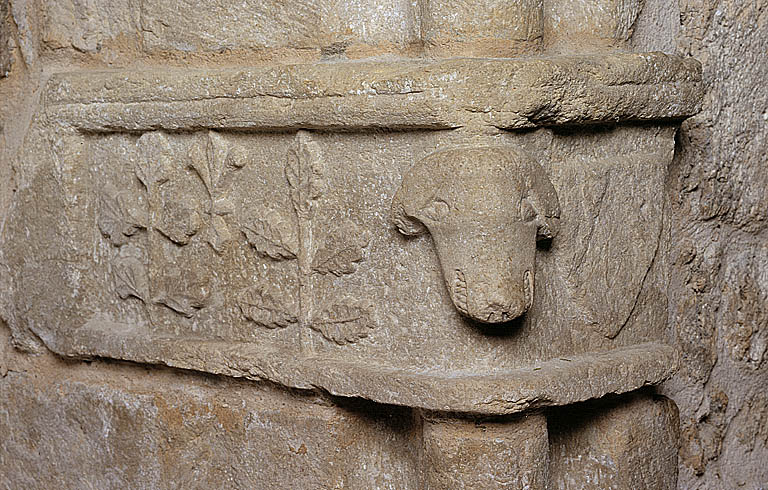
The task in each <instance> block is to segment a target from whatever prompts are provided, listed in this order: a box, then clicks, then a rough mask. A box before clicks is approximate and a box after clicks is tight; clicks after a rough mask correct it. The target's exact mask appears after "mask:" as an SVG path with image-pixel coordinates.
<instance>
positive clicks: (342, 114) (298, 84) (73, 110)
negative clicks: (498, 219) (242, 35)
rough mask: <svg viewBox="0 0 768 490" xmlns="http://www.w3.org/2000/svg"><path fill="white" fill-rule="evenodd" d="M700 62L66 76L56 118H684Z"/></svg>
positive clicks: (500, 123) (307, 121) (622, 60)
mask: <svg viewBox="0 0 768 490" xmlns="http://www.w3.org/2000/svg"><path fill="white" fill-rule="evenodd" d="M699 71H700V67H699V66H698V64H697V63H696V62H695V61H694V60H690V59H687V60H684V59H681V58H676V57H670V56H667V55H662V54H643V55H636V54H612V55H605V56H600V57H581V56H576V57H555V58H543V59H512V60H471V59H457V60H442V61H434V62H414V61H398V62H389V63H386V65H384V66H382V64H381V63H373V62H367V63H319V64H301V65H287V66H270V67H267V68H254V69H236V70H215V71H213V70H208V71H205V72H201V71H195V70H183V71H181V70H164V71H162V72H158V71H157V70H153V71H151V72H146V71H144V72H135V71H131V72H97V73H93V72H87V73H63V74H58V75H55V76H54V77H52V79H51V81H50V82H49V84H48V86H47V88H46V94H45V98H46V102H47V108H48V114H49V116H50V117H52V118H55V119H56V120H59V121H66V122H67V123H68V124H71V125H73V126H75V127H77V128H80V129H82V130H87V131H112V130H115V129H127V130H142V131H144V130H149V129H157V128H164V129H174V130H176V129H185V128H198V127H208V128H217V129H251V130H258V129H261V130H265V129H267V130H274V129H284V128H306V127H309V128H325V129H363V128H388V129H418V128H434V129H440V128H443V129H445V128H456V127H461V126H490V127H493V128H504V129H524V128H534V127H541V126H558V125H570V124H576V123H600V122H611V123H613V122H619V121H628V120H629V121H634V120H665V119H680V118H684V117H686V116H688V115H690V114H693V113H695V112H696V111H697V110H698V105H699V95H700V89H701V87H700V81H699Z"/></svg>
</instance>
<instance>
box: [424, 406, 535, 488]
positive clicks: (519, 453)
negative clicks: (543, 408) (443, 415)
mask: <svg viewBox="0 0 768 490" xmlns="http://www.w3.org/2000/svg"><path fill="white" fill-rule="evenodd" d="M423 431H424V436H423V438H424V440H423V445H424V448H423V451H424V456H423V458H424V461H423V464H424V475H423V481H424V483H423V488H424V489H425V490H433V489H443V488H456V489H471V488H487V489H489V490H490V489H496V488H547V481H548V479H549V475H548V473H549V461H548V457H549V455H548V451H549V438H548V436H547V419H546V417H545V416H544V415H542V414H540V413H531V414H527V415H524V416H522V417H519V418H515V419H511V420H502V421H497V420H493V421H475V420H442V419H439V418H429V417H428V418H426V419H425V421H424V428H423ZM477 454H482V455H483V456H482V457H481V458H478V457H477Z"/></svg>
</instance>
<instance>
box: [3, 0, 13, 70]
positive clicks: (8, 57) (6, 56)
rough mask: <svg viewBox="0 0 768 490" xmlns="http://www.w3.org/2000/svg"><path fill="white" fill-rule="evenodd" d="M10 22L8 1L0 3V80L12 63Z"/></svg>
mask: <svg viewBox="0 0 768 490" xmlns="http://www.w3.org/2000/svg"><path fill="white" fill-rule="evenodd" d="M10 21H11V15H10V8H9V5H8V0H3V1H0V78H3V77H7V76H8V73H9V72H10V71H11V63H13V54H12V52H11V49H12V48H11V24H10Z"/></svg>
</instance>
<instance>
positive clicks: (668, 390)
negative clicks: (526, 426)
mask: <svg viewBox="0 0 768 490" xmlns="http://www.w3.org/2000/svg"><path fill="white" fill-rule="evenodd" d="M139 3H140V2H138V1H136V0H117V1H86V0H68V1H45V0H39V1H36V0H0V25H1V26H2V28H0V77H2V78H0V130H1V132H0V227H2V226H3V223H4V217H5V216H6V214H7V211H8V208H9V206H10V203H11V201H12V197H13V193H14V190H15V185H16V182H18V181H23V174H24V171H25V169H24V165H25V164H24V162H23V161H18V160H16V157H15V156H16V155H17V153H18V150H19V148H20V146H21V144H22V141H23V140H24V137H25V134H26V131H27V128H28V127H29V125H30V122H31V118H32V114H33V112H34V110H35V107H36V104H37V95H38V88H39V87H40V82H41V81H42V80H44V79H45V77H46V76H47V75H46V74H47V73H48V72H49V71H51V70H54V69H63V68H65V67H66V68H77V67H125V66H151V65H168V64H173V65H180V66H183V65H187V64H191V63H194V64H195V66H206V65H213V64H217V65H221V64H238V63H248V64H259V63H264V62H269V61H271V60H274V59H278V58H279V59H281V60H289V59H292V60H297V61H298V60H311V59H319V58H321V57H328V56H337V55H339V53H344V54H345V55H346V56H348V57H353V58H354V57H366V56H371V55H381V54H386V53H392V52H400V53H405V54H407V53H408V52H409V49H411V46H410V44H409V40H410V39H411V37H410V35H411V29H412V19H399V20H398V21H397V22H395V21H393V20H392V19H386V18H382V20H381V22H380V25H381V26H382V29H385V28H386V29H398V30H399V31H398V32H399V33H400V34H399V35H398V36H394V37H395V38H397V39H400V40H401V44H399V45H394V46H393V45H389V44H387V45H383V44H382V43H378V42H377V37H376V36H377V33H375V32H374V33H369V34H368V35H367V37H365V36H362V37H361V36H359V35H356V33H354V32H352V33H349V32H343V33H339V32H335V31H334V30H333V29H327V30H322V31H320V30H318V31H314V30H307V33H308V34H307V35H309V34H311V35H314V36H325V38H327V40H328V43H327V45H328V46H330V48H328V49H326V50H325V51H324V52H323V51H321V50H315V49H309V48H308V49H292V50H287V49H285V48H283V47H282V46H281V44H280V39H276V40H266V41H264V40H258V39H256V40H254V39H252V38H248V37H247V36H248V31H247V30H242V31H237V32H233V33H231V35H232V36H234V37H235V39H236V40H238V39H239V41H240V42H238V43H236V44H237V46H240V48H237V49H233V48H231V47H230V46H219V45H215V43H213V44H212V43H211V41H210V36H214V35H215V33H205V32H201V33H198V34H199V39H197V40H194V42H198V43H199V46H201V47H202V48H203V49H197V50H195V51H190V50H185V49H184V46H185V44H184V43H190V42H193V41H190V40H189V39H177V38H176V37H175V33H173V32H167V33H165V34H164V35H163V36H162V37H157V36H156V33H155V31H154V30H153V26H152V25H150V24H151V18H145V17H142V16H141V15H140V14H139V12H140V9H139ZM220 3H222V4H226V2H220ZM230 3H231V2H230ZM252 3H253V4H254V5H256V4H257V3H259V2H252ZM306 3H307V4H312V2H306ZM246 4H248V2H246ZM265 4H271V2H266V3H265ZM148 5H149V6H150V7H151V8H148V10H147V11H148V12H149V13H152V12H156V11H157V9H161V8H165V9H167V8H168V6H167V5H169V4H168V3H166V2H149V3H148ZM356 5H357V8H356V9H353V11H351V12H350V13H349V15H352V16H354V15H360V11H361V9H365V8H366V6H365V2H356ZM153 9H154V10H153ZM156 13H157V12H156ZM158 15H165V14H162V12H161V13H159V14H158ZM174 15H175V14H174ZM188 20H189V22H193V21H194V16H191V17H189V18H188ZM395 20H397V19H395ZM352 24H354V23H352ZM155 27H157V28H158V29H162V28H163V25H162V23H161V24H159V25H157V26H155ZM209 34H210V35H209ZM237 36H241V37H240V38H238V37H237ZM242 36H246V37H242ZM391 37H392V36H390V38H391ZM325 38H324V39H325ZM243 40H244V41H243ZM161 41H162V42H161ZM632 41H633V47H634V49H636V50H638V51H648V50H662V51H666V52H677V53H681V54H686V55H691V56H694V57H696V58H698V59H699V60H700V61H701V62H702V63H703V66H704V74H705V80H706V83H707V96H706V98H705V101H704V109H703V110H702V112H701V113H700V114H699V115H698V116H696V117H694V118H692V119H691V120H689V121H687V122H686V123H685V124H684V127H683V130H682V131H681V132H680V134H679V136H678V149H677V150H678V154H677V158H676V161H675V165H674V166H673V168H672V172H671V176H670V179H669V182H668V192H669V195H670V198H671V202H672V203H673V209H672V213H671V214H672V217H673V244H672V247H673V252H672V259H673V260H672V267H671V277H670V285H671V287H670V317H669V320H670V336H671V340H673V341H674V342H675V343H676V344H677V345H678V346H679V347H680V349H681V350H682V352H683V360H684V362H683V368H682V370H681V372H680V374H679V375H678V376H677V377H676V378H675V379H673V380H672V381H671V382H668V383H667V384H666V385H665V387H664V388H663V390H662V391H663V392H664V393H665V394H667V395H668V396H670V397H672V398H673V399H674V400H675V401H676V402H677V404H678V406H679V409H680V417H681V428H682V438H681V441H682V447H681V448H680V476H679V483H678V486H679V488H684V489H690V488H701V489H705V488H711V489H719V488H761V487H762V486H765V485H766V483H765V482H768V464H766V462H768V395H766V390H765V387H766V386H768V365H767V364H768V363H766V362H765V358H766V350H767V349H768V310H767V309H766V307H765V305H766V303H768V192H766V187H768V169H767V168H766V166H768V163H766V157H765V155H766V154H768V130H767V129H766V127H767V125H768V86H767V85H766V83H765V81H766V80H767V79H768V62H766V60H765V54H766V52H768V1H766V0H749V1H743V0H679V1H675V0H647V1H646V2H645V7H644V10H643V12H642V13H641V15H640V17H639V19H638V20H637V23H636V29H635V32H634V36H633V39H632ZM163 42H165V43H169V44H167V45H166V44H163ZM0 253H2V252H1V251H0ZM1 262H2V261H0V263H1ZM4 276H5V271H1V270H0V287H4V283H3V281H4V280H5V279H4ZM0 343H1V344H0V434H3V435H4V436H3V439H2V440H0V446H3V445H5V446H4V447H5V448H7V447H10V446H12V445H13V441H14V440H24V439H25V438H30V437H40V438H43V439H45V438H46V437H49V438H50V439H48V446H46V447H47V448H48V451H47V452H46V451H43V452H42V453H39V454H34V453H32V452H28V453H23V451H24V448H23V447H21V446H18V447H17V448H16V450H18V451H21V453H14V454H11V453H7V455H6V456H0V457H6V458H18V461H21V462H22V463H20V464H22V465H26V466H24V468H21V469H20V470H19V473H18V474H29V475H32V474H34V472H35V468H36V467H37V466H38V465H37V464H36V463H37V462H39V461H44V462H45V464H46V465H47V467H49V468H53V467H56V465H57V464H58V465H61V464H63V463H61V462H60V461H59V462H57V460H59V459H60V460H63V459H65V457H64V455H65V454H66V456H67V457H71V456H72V454H70V453H63V452H60V451H61V448H64V447H68V446H69V447H70V448H74V447H77V444H76V441H78V440H79V441H87V443H86V444H81V449H80V450H81V451H85V452H84V453H82V454H80V455H79V456H78V457H80V458H82V460H83V461H84V462H87V461H91V464H94V466H93V467H94V468H95V467H96V466H95V465H96V463H94V462H98V463H99V464H108V463H109V460H107V459H99V458H94V457H93V455H94V454H100V456H99V457H104V458H106V457H108V456H109V457H118V458H120V457H123V458H128V459H130V457H131V455H133V454H136V453H137V452H139V451H141V449H142V448H133V447H129V446H127V445H122V446H121V441H120V440H119V439H116V440H114V447H103V446H100V444H101V443H100V439H99V434H101V433H102V431H105V430H106V431H108V430H109V428H110V427H111V428H114V429H115V430H117V429H119V427H120V420H121V419H123V418H125V417H129V416H130V417H134V416H133V415H131V412H130V411H131V410H135V411H139V412H141V411H142V410H144V411H146V412H145V413H144V415H142V416H141V417H139V418H141V419H142V420H145V421H146V425H145V426H143V427H142V428H141V429H140V430H145V431H147V444H148V447H149V446H152V445H154V446H152V447H158V448H159V449H157V454H159V455H161V456H162V458H166V459H165V460H164V461H166V463H164V462H163V460H162V458H161V460H153V461H148V462H147V461H144V460H142V461H138V460H137V461H135V462H129V463H128V464H127V466H126V468H124V469H123V470H121V471H123V472H124V474H123V473H120V474H115V475H107V476H106V477H105V478H111V480H105V481H104V482H98V481H91V482H88V483H89V484H92V485H95V486H96V487H99V486H105V485H110V484H111V485H119V483H120V482H125V481H129V480H130V475H132V474H133V473H132V472H136V471H140V470H141V471H147V472H148V473H147V475H148V476H147V480H146V481H147V486H148V487H151V486H152V483H151V478H152V477H153V476H152V475H153V474H154V473H152V472H155V473H157V474H160V473H162V471H163V468H167V467H166V466H163V465H164V464H167V462H168V461H178V460H183V458H184V457H187V458H188V457H189V455H186V456H185V455H183V454H182V455H174V454H172V453H171V451H172V446H167V445H164V440H167V438H168V437H171V438H173V437H178V438H182V439H185V440H192V439H194V438H195V437H210V436H211V434H215V433H216V428H217V427H219V426H220V424H222V425H223V424H226V423H227V420H231V415H230V414H231V413H232V412H233V411H236V412H237V413H238V415H237V416H239V417H242V414H243V413H248V411H249V404H251V403H252V404H256V405H258V406H259V407H262V410H263V407H264V406H265V405H267V406H273V407H276V410H277V409H278V408H279V407H280V406H282V405H281V404H284V403H286V399H284V398H282V397H284V395H281V394H280V393H279V392H277V393H272V392H271V391H269V390H270V388H263V389H262V388H261V387H259V388H257V387H255V385H253V384H239V383H238V384H230V382H228V381H221V382H214V381H211V380H209V379H208V378H207V377H204V376H197V375H194V376H193V375H190V376H186V375H185V376H174V375H171V374H169V373H168V372H166V371H162V370H160V371H162V372H160V371H158V370H152V371H151V373H150V374H148V373H147V372H146V370H145V369H144V368H139V367H136V366H123V365H119V366H116V365H115V364H114V363H108V362H102V361H95V362H93V363H91V364H90V365H87V366H85V365H82V364H71V363H62V362H61V361H58V360H56V359H52V358H50V357H51V356H50V355H48V354H44V353H43V354H40V356H42V357H44V358H45V359H43V358H41V357H38V358H36V359H32V360H33V361H36V362H30V358H29V357H28V356H27V355H25V354H19V353H17V352H15V351H12V350H11V348H10V345H9V341H8V331H7V328H6V327H5V326H4V325H2V326H0ZM27 347H30V348H34V343H31V344H30V345H28V346H27ZM33 350H34V349H33ZM63 371H71V372H68V374H66V375H62V374H61V373H62V372H63ZM191 385H193V387H194V390H193V391H194V393H193V394H192V395H190V394H189V393H185V388H187V387H188V386H191ZM158 388H162V389H166V388H167V389H168V390H170V392H169V395H168V397H167V398H170V399H171V402H170V403H171V405H174V404H175V405H176V406H177V407H178V406H179V405H186V406H189V407H192V408H190V409H189V410H188V411H186V412H184V411H181V410H178V409H177V410H176V411H174V410H165V411H163V407H164V406H165V405H163V404H168V402H167V401H166V400H159V399H157V398H153V396H154V395H152V396H150V395H147V394H146V393H147V391H151V390H156V389H158ZM233 390H234V391H237V393H238V396H239V398H238V400H240V401H239V402H238V403H242V405H241V406H236V407H234V408H233V407H232V406H231V405H233V403H234V402H233V400H234V398H233V399H231V400H230V399H223V398H222V397H226V396H231V394H232V392H233ZM263 390H267V394H266V395H265V394H264V392H263ZM67 397H74V398H77V397H80V398H83V397H85V398H87V399H89V400H91V402H89V403H86V405H88V404H90V406H91V407H92V410H93V413H90V414H89V413H85V412H83V413H73V412H70V413H64V412H62V413H57V410H59V411H62V410H63V409H62V408H61V407H59V406H58V405H57V404H56V403H55V400H57V399H65V398H67ZM185 397H186V398H185ZM189 397H191V398H195V400H194V403H193V401H190V399H189ZM265 397H266V398H268V400H266V401H264V398H265ZM217 399H218V400H219V401H218V402H216V403H213V401H214V400H217ZM222 399H223V401H222ZM200 400H202V401H200ZM198 402H199V404H198V405H196V403H198ZM293 402H296V401H295V400H294V401H293ZM296 403H298V402H296ZM196 406H197V408H195V407H196ZM2 407H13V410H7V409H3V408H2ZM361 412H362V414H361ZM364 412H365V407H363V408H362V409H361V408H360V407H357V408H356V409H355V410H351V411H350V414H342V415H338V414H337V415H334V414H330V413H329V414H325V413H322V414H319V415H318V417H317V420H314V419H313V420H308V422H307V424H308V427H310V429H309V430H312V429H311V427H317V424H326V426H333V427H334V429H333V430H335V431H337V432H336V433H338V434H341V435H339V436H338V438H340V439H338V440H335V441H331V442H327V441H316V442H317V444H318V448H317V450H318V451H324V450H327V451H329V454H330V452H332V450H331V449H330V448H331V447H332V446H333V445H334V444H338V441H339V440H341V441H342V442H343V444H346V445H347V447H352V448H353V449H352V450H350V452H351V453H354V447H355V444H361V443H362V442H365V438H362V439H361V438H360V437H357V436H356V437H353V438H350V437H351V436H349V435H345V434H344V429H343V427H344V423H345V420H346V419H345V417H347V418H349V417H359V418H362V419H366V415H365V413H364ZM49 414H50V415H49ZM275 417H278V418H279V416H277V415H276V416H275ZM134 419H135V417H134ZM21 420H25V421H29V422H30V425H31V426H32V427H34V429H31V430H33V432H34V431H41V432H42V433H32V434H24V430H23V429H22V428H20V427H19V426H18V424H19V421H21ZM52 420H58V421H59V423H60V424H61V426H57V425H55V424H52V422H51V421H52ZM94 420H98V421H100V422H99V423H98V424H95V423H94ZM366 420H367V419H366ZM174 423H176V424H177V425H176V426H174V425H173V424H174ZM370 423H371V424H374V422H370ZM383 423H385V422H383ZM3 424H6V425H3ZM313 424H315V425H313ZM278 425H279V424H278ZM62 426H63V427H62ZM174 427H175V429H174ZM335 427H341V428H339V429H336V428H335ZM11 429H12V430H11ZM323 430H324V429H323ZM397 430H398V431H399V432H398V433H399V434H401V435H402V434H404V435H402V437H400V438H399V439H398V440H399V441H408V440H409V437H408V432H409V428H408V427H398V428H397ZM157 431H167V432H163V435H162V436H160V435H158V432H157ZM331 432H333V431H331ZM11 433H12V434H13V435H12V436H8V435H5V434H11ZM57 433H60V435H59V436H58V437H52V436H53V435H55V434H57ZM374 433H378V432H376V431H375V430H373V429H371V434H374ZM244 437H245V438H248V437H252V435H249V434H245V433H244ZM285 437H286V440H292V438H294V439H297V443H295V444H292V445H291V444H288V445H287V446H286V451H285V453H284V454H282V455H278V456H277V457H278V458H282V459H280V460H281V461H291V458H294V459H300V458H301V457H302V456H303V455H304V454H306V452H307V450H312V449H313V448H312V447H309V449H308V448H307V446H303V445H302V442H301V441H299V440H298V439H300V438H299V437H298V436H296V435H295V434H293V435H292V434H288V435H286V436H285ZM366 437H370V438H372V439H375V437H374V436H373V435H370V436H366ZM13 438H17V439H13ZM164 438H165V439H164ZM350 440H354V441H353V442H354V444H352V443H351V442H349V441H350ZM355 441H356V442H355ZM361 441H362V442H361ZM129 442H130V441H126V444H128V443H129ZM237 443H238V441H237V440H222V441H220V444H219V445H218V446H214V447H218V448H219V449H220V450H221V451H227V450H230V449H232V450H234V448H235V447H236V446H237ZM373 443H375V444H385V443H382V442H376V441H374V442H372V443H371V444H373ZM323 444H326V446H323ZM350 444H351V446H350ZM382 447H384V446H382ZM84 448H91V449H90V450H89V449H84ZM302 448H303V449H302ZM89 451H90V452H89ZM381 454H382V455H383V456H382V457H384V458H386V457H387V453H386V452H382V453H381ZM110 455H112V456H110ZM121 455H122V456H121ZM22 456H23V457H22ZM243 458H244V456H243ZM203 459H204V458H203ZM241 459H242V458H241ZM375 463H376V464H379V466H381V464H382V462H381V461H378V462H375ZM6 464H8V463H7V461H2V460H0V467H3V466H4V465H6ZM84 464H85V463H84ZM143 464H144V465H145V466H143V467H142V468H139V467H140V466H142V465H143ZM248 464H250V462H249V461H247V460H239V461H238V465H242V466H247V465H248ZM294 464H295V465H297V466H292V465H294ZM361 464H365V462H362V463H361ZM371 464H373V463H371ZM224 466H225V465H224V464H223V463H222V465H221V467H222V468H223V467H224ZM292 468H301V464H300V463H295V462H286V463H285V465H284V466H281V467H279V468H278V469H277V470H276V471H275V475H276V476H274V478H276V479H278V478H279V477H280V475H281V474H282V472H286V471H292V470H291V469H292ZM310 470H311V469H310ZM403 470H405V471H404V474H407V472H408V471H409V470H408V469H407V468H406V469H403V468H400V471H403ZM176 471H179V470H178V468H177V469H176ZM190 471H194V468H193V469H192V470H190ZM197 471H205V469H204V468H202V469H201V468H198V469H197ZM303 471H307V472H308V475H309V476H308V477H307V478H308V480H307V481H311V473H312V472H311V471H309V470H306V468H305V469H304V470H303ZM318 471H319V470H318ZM62 474H63V473H62ZM179 474H180V475H181V476H184V475H183V474H182V473H179ZM393 474H395V473H393ZM226 477H227V475H222V476H221V478H220V479H219V480H217V481H225V480H226ZM390 477H391V475H387V474H383V475H381V481H382V482H387V481H388V480H387V478H390ZM350 478H354V475H351V476H350ZM4 483H6V482H3V481H2V479H1V478H0V485H2V484H4ZM38 483H39V482H38ZM69 483H71V484H72V485H78V484H83V483H84V482H77V481H72V482H69ZM240 483H243V482H240ZM338 483H339V482H334V484H338ZM343 483H344V482H342V484H343ZM396 483H397V482H392V481H389V483H388V484H390V485H395V486H394V487H393V488H397V487H396ZM100 484H101V485H100ZM237 484H238V482H234V483H233V486H237ZM382 485H384V483H382Z"/></svg>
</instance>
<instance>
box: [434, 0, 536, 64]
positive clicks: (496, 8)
mask: <svg viewBox="0 0 768 490" xmlns="http://www.w3.org/2000/svg"><path fill="white" fill-rule="evenodd" d="M542 3H543V2H542V0H514V1H508V0H480V1H467V0H449V1H444V0H423V1H422V3H421V8H422V12H423V14H422V36H423V41H424V43H425V46H426V48H427V52H428V53H430V54H432V55H435V56H486V57H489V58H505V57H511V56H515V55H519V54H521V53H532V52H535V51H536V50H537V49H538V47H539V43H540V41H541V37H542V8H543V7H542Z"/></svg>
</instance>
